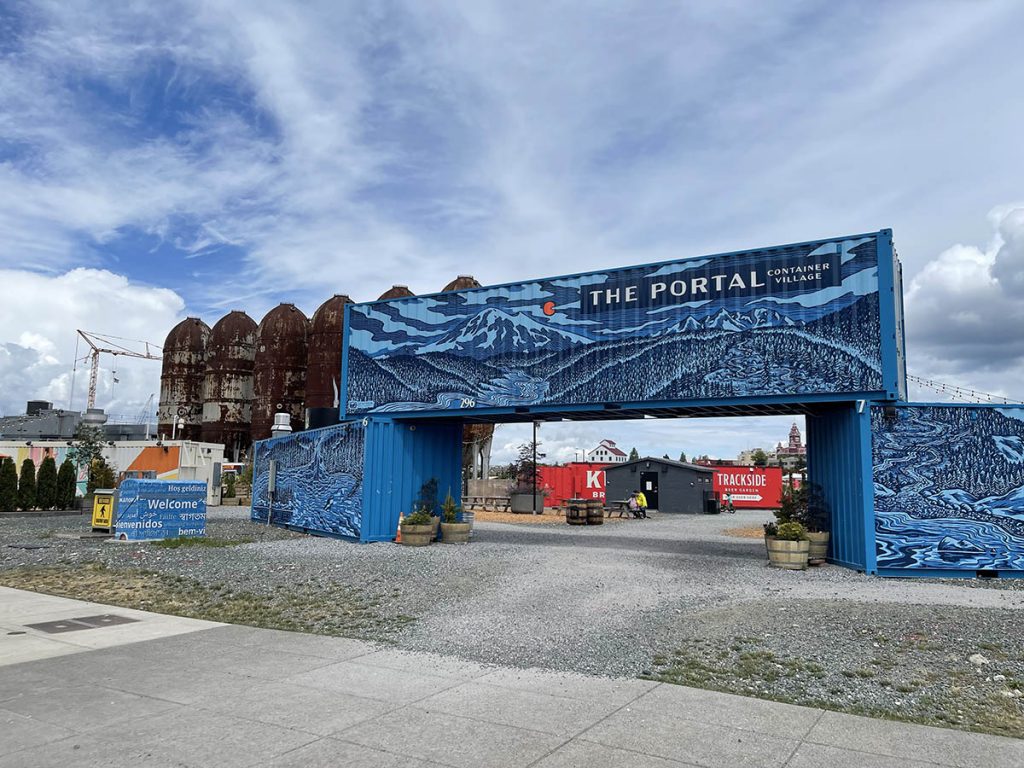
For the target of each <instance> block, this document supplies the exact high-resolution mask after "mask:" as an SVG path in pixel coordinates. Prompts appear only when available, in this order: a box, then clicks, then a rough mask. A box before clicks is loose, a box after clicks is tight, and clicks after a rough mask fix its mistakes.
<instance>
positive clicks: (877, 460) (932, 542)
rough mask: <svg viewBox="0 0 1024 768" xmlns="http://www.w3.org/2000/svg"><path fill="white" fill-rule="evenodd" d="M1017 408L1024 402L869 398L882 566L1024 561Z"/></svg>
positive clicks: (974, 566)
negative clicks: (874, 403)
mask: <svg viewBox="0 0 1024 768" xmlns="http://www.w3.org/2000/svg"><path fill="white" fill-rule="evenodd" d="M1022 418H1024V407H1020V408H1009V407H1007V408H1003V409H996V408H971V407H965V406H937V405H936V406H928V405H922V406H905V407H899V408H897V409H896V410H895V416H894V417H886V416H885V413H884V409H882V408H877V407H876V408H872V413H871V421H872V425H871V431H872V456H873V464H874V487H875V493H874V497H875V539H876V548H877V552H876V555H877V561H878V567H879V568H900V569H902V568H911V569H918V568H923V569H927V568H938V569H957V570H963V569H966V570H969V571H975V570H1000V569H1014V570H1019V569H1021V568H1024V460H1022V457H1021V456H1020V455H1019V454H1018V453H1017V452H1016V451H1015V450H1013V448H1015V447H1016V446H1019V445H1021V444H1022V439H1024V421H1022V420H1021V419H1022ZM1008 447H1009V448H1010V450H1008Z"/></svg>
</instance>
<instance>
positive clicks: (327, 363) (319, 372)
mask: <svg viewBox="0 0 1024 768" xmlns="http://www.w3.org/2000/svg"><path fill="white" fill-rule="evenodd" d="M351 303H352V299H350V298H349V297H348V296H341V295H337V294H335V295H334V296H332V297H331V298H329V299H328V300H327V301H325V302H324V303H323V304H321V305H320V308H319V309H318V310H317V311H316V312H314V313H313V317H312V319H311V320H310V322H309V343H308V352H307V357H306V424H307V426H308V428H309V429H316V428H318V427H328V426H330V425H331V424H337V423H338V398H339V397H340V391H341V342H342V337H343V334H344V333H345V305H346V304H351Z"/></svg>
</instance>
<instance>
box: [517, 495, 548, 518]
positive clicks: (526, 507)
mask: <svg viewBox="0 0 1024 768" xmlns="http://www.w3.org/2000/svg"><path fill="white" fill-rule="evenodd" d="M534 497H536V499H537V511H538V512H543V511H544V494H543V493H513V494H511V499H510V504H511V509H512V511H513V512H518V513H524V512H529V513H531V514H532V513H533V500H534Z"/></svg>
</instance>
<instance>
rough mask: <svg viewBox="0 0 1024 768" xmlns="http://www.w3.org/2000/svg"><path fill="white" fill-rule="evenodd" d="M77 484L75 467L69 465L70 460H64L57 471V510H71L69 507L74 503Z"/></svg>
mask: <svg viewBox="0 0 1024 768" xmlns="http://www.w3.org/2000/svg"><path fill="white" fill-rule="evenodd" d="M77 484H78V478H77V476H76V475H75V465H74V464H72V463H71V459H64V461H62V462H61V464H60V469H59V470H58V471H57V509H71V505H72V504H74V503H75V490H76V489H75V486H76V485H77Z"/></svg>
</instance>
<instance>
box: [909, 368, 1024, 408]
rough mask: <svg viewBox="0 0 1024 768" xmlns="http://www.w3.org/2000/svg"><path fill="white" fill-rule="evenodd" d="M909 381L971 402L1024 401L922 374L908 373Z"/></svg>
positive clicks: (1006, 402) (1007, 402) (1006, 403)
mask: <svg viewBox="0 0 1024 768" xmlns="http://www.w3.org/2000/svg"><path fill="white" fill-rule="evenodd" d="M907 381H909V382H911V383H912V384H917V385H918V386H919V387H924V388H925V389H931V390H933V391H935V392H938V393H940V394H943V395H948V396H949V397H951V398H953V399H959V400H965V401H967V402H969V403H1002V404H1003V405H1009V404H1010V403H1024V400H1014V399H1012V398H1008V397H1003V396H1002V395H990V394H989V393H988V392H980V391H978V390H976V389H971V388H970V387H958V386H957V385H956V384H946V383H944V382H941V381H935V380H933V379H925V378H922V377H921V376H914V375H912V374H909V373H908V374H907Z"/></svg>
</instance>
